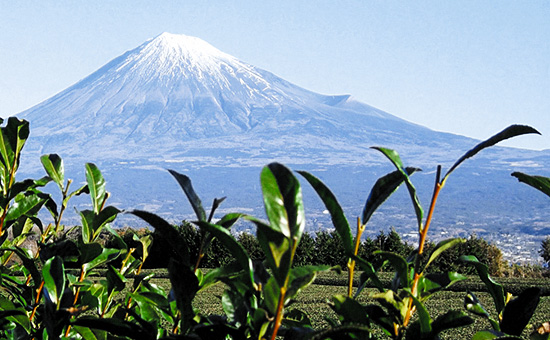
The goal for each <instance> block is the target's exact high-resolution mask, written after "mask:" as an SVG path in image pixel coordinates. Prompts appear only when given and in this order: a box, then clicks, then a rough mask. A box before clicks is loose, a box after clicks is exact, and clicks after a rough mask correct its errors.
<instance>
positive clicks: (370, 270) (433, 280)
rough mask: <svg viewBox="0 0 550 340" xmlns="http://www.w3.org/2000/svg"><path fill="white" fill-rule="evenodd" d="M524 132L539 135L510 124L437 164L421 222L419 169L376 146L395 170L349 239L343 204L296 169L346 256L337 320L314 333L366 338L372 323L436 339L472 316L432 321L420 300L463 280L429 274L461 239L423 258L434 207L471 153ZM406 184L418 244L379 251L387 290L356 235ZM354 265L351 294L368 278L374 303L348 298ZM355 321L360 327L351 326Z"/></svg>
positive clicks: (455, 314)
mask: <svg viewBox="0 0 550 340" xmlns="http://www.w3.org/2000/svg"><path fill="white" fill-rule="evenodd" d="M526 133H538V132H537V131H536V130H534V129H532V128H530V127H527V126H519V125H514V126H510V127H509V128H507V129H505V130H503V131H502V132H500V133H498V134H497V135H495V136H493V137H491V138H490V139H488V140H486V141H484V142H482V143H480V144H478V145H477V146H475V147H474V148H473V149H471V150H470V151H468V152H467V153H466V154H464V155H463V156H462V157H461V158H460V159H459V160H458V161H457V162H456V163H455V164H454V165H453V166H451V168H450V169H449V170H448V171H447V172H446V173H445V175H444V176H443V177H441V166H438V168H437V173H436V180H435V187H434V192H433V195H432V201H431V204H430V207H429V210H428V214H427V216H426V219H425V221H424V210H423V208H422V206H421V204H420V201H419V199H418V196H417V193H416V188H415V187H414V185H413V184H412V181H411V179H410V176H411V175H412V174H413V173H414V172H415V171H418V170H419V169H416V168H405V167H404V165H403V163H402V161H401V159H400V157H399V155H398V154H397V152H395V151H393V150H390V149H386V148H380V147H375V148H374V149H375V150H378V151H379V152H381V153H382V154H383V155H384V156H385V157H386V158H388V159H389V160H390V162H391V163H392V164H393V165H394V167H395V168H396V171H394V172H392V173H390V174H388V175H386V176H384V177H382V178H380V179H379V180H378V181H377V182H376V184H375V185H374V187H373V189H372V190H371V193H370V195H369V198H368V199H367V202H366V204H365V208H364V209H363V214H362V217H361V219H359V218H358V219H357V234H356V237H355V241H353V239H352V236H351V231H350V226H349V223H348V221H347V219H346V217H345V216H344V214H343V211H342V208H341V207H340V205H339V203H338V201H337V200H336V198H335V197H334V195H333V194H332V193H331V192H330V190H329V189H328V188H327V187H326V186H325V185H324V184H323V183H322V182H321V181H319V180H318V179H317V178H315V177H314V176H313V175H311V174H309V173H307V172H300V174H302V175H303V176H304V177H305V178H306V179H307V180H308V181H309V183H310V184H311V185H312V186H313V188H314V189H315V190H316V191H317V193H318V195H319V196H320V197H321V199H322V200H323V202H324V204H325V206H326V208H327V210H328V211H329V212H330V214H331V217H332V221H333V224H334V227H335V229H336V230H337V231H338V232H339V234H340V236H341V238H342V241H343V242H344V248H345V249H346V252H347V254H348V257H349V262H348V268H349V273H350V276H349V277H350V278H349V284H348V294H347V296H343V295H342V296H335V297H334V298H333V309H334V310H335V311H336V313H337V314H338V315H339V321H340V323H339V324H338V322H337V321H332V324H333V327H332V328H331V329H329V330H327V331H323V332H320V333H319V338H326V337H338V336H342V335H343V334H354V336H358V337H362V338H370V337H371V335H372V332H371V329H372V327H373V326H374V325H376V326H378V327H380V328H382V329H383V331H384V332H385V333H386V334H387V335H389V336H390V337H392V338H393V339H402V338H404V337H405V338H407V339H438V338H439V333H441V332H442V331H445V330H447V329H450V328H456V327H462V326H466V325H468V324H471V323H472V322H473V320H472V319H471V318H470V317H469V316H467V315H466V314H464V313H463V312H461V311H449V312H447V313H445V314H444V315H442V316H440V317H438V318H437V319H435V320H432V318H431V317H430V314H429V312H428V310H427V309H426V307H425V305H424V303H425V301H426V300H427V299H429V298H430V296H432V295H433V294H435V293H437V292H438V291H441V290H443V289H445V288H447V287H449V286H450V285H452V284H454V283H455V282H457V281H460V280H463V279H465V277H464V276H462V275H460V274H457V273H454V272H450V273H439V274H435V273H429V272H428V271H427V269H428V267H429V266H430V264H431V263H432V262H433V261H434V260H435V259H436V258H437V257H438V256H439V255H440V254H441V253H442V252H444V251H445V250H447V249H449V248H451V247H453V246H454V245H456V244H458V243H461V242H464V241H463V240H461V239H448V240H444V241H441V242H439V243H438V244H437V245H436V247H435V249H434V250H433V251H432V253H431V254H430V256H429V257H428V258H427V261H425V258H424V256H425V255H424V246H425V244H426V238H427V235H428V230H429V227H430V223H431V221H432V217H433V213H434V209H435V205H436V202H437V199H438V196H439V193H440V191H441V190H442V189H443V187H444V186H445V183H446V181H447V179H448V178H449V176H450V174H451V173H452V172H453V171H454V170H456V169H457V168H458V166H459V165H460V164H462V163H463V162H464V161H465V160H466V159H468V158H471V157H473V156H475V155H476V154H477V153H478V152H480V151H481V150H483V149H485V148H487V147H490V146H493V145H495V144H496V143H498V142H500V141H502V140H505V139H508V138H511V137H514V136H518V135H522V134H526ZM402 183H405V185H406V187H407V189H408V192H409V194H410V197H411V201H412V203H413V207H414V210H415V213H416V219H417V224H418V235H419V243H418V248H417V249H416V250H415V251H414V252H413V253H411V255H410V256H409V257H408V258H403V257H402V256H400V255H398V254H395V253H392V252H378V254H379V255H380V256H382V257H383V258H384V259H385V260H386V261H387V262H389V263H390V264H391V266H393V268H394V270H395V278H394V280H393V283H392V286H391V288H390V289H386V288H384V287H383V286H382V284H381V283H380V280H379V278H378V276H377V273H376V270H375V268H374V267H373V266H372V264H370V263H368V262H366V261H365V260H363V259H362V258H360V257H358V256H357V254H358V245H359V242H360V238H361V235H362V233H363V231H364V230H365V228H366V225H367V222H368V220H369V219H370V217H371V216H372V213H373V212H374V211H375V210H376V209H377V208H378V207H379V206H380V205H381V204H382V203H383V202H384V201H385V200H386V199H387V198H388V197H389V196H390V195H391V194H392V193H393V192H394V191H395V190H396V189H397V188H398V187H399V186H400V185H401V184H402ZM356 263H357V264H358V265H359V266H360V267H361V268H362V269H363V270H364V274H363V275H364V276H363V277H362V281H363V284H362V285H361V287H360V288H359V289H358V291H357V292H356V295H355V296H357V294H359V293H360V291H361V289H362V287H363V286H364V283H365V282H366V281H367V280H371V281H372V283H373V284H374V285H375V286H376V287H377V288H378V290H379V293H377V294H374V295H373V296H372V297H373V298H375V299H376V300H377V301H378V302H379V305H366V306H364V305H362V304H360V303H358V302H357V301H356V300H355V299H354V298H353V297H352V278H353V271H354V267H355V265H356ZM415 312H417V317H418V320H417V321H414V322H411V320H412V316H413V314H414V313H415ZM357 324H360V325H362V326H361V327H356V326H355V325H357Z"/></svg>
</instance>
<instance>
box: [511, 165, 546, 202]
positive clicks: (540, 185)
mask: <svg viewBox="0 0 550 340" xmlns="http://www.w3.org/2000/svg"><path fill="white" fill-rule="evenodd" d="M512 176H514V177H516V178H517V179H518V181H520V182H523V183H525V184H527V185H530V186H532V187H533V188H535V189H537V190H539V191H541V192H542V193H544V194H546V195H547V196H550V178H548V177H543V176H531V175H527V174H524V173H522V172H517V171H516V172H513V173H512Z"/></svg>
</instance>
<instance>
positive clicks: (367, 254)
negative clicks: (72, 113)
mask: <svg viewBox="0 0 550 340" xmlns="http://www.w3.org/2000/svg"><path fill="white" fill-rule="evenodd" d="M175 227H176V229H177V230H178V232H179V233H180V234H181V235H182V236H183V237H184V238H185V239H186V241H187V243H188V245H189V252H190V256H191V258H192V259H194V260H196V259H197V257H198V254H199V250H200V243H201V232H200V230H199V228H197V227H196V226H195V225H193V224H191V223H188V222H186V221H184V222H182V223H181V224H180V225H177V226H175ZM117 232H118V234H119V236H121V237H122V239H123V240H124V241H125V242H126V243H128V245H129V246H131V247H132V243H133V242H136V241H135V240H133V236H132V235H133V234H136V235H138V236H140V237H141V236H143V235H147V234H152V236H153V239H154V240H155V241H154V243H153V246H152V248H151V250H150V251H149V256H148V257H147V260H146V261H145V264H144V268H166V266H167V261H168V259H167V258H166V256H165V252H164V251H165V249H166V245H165V244H163V238H162V237H155V236H156V235H155V233H156V231H151V230H149V229H147V228H141V229H133V228H130V227H124V228H120V229H118V230H117ZM105 236H106V238H107V239H106V242H107V243H109V242H114V241H113V240H111V239H110V236H109V234H106V235H105ZM235 237H236V239H237V241H238V242H239V243H240V244H241V245H242V246H243V248H244V249H245V250H246V251H247V252H248V254H249V255H250V258H251V259H252V260H254V261H263V260H265V254H264V252H263V250H262V248H261V246H260V243H259V242H258V239H257V238H256V236H255V235H253V234H251V233H249V232H239V233H237V234H236V235H235ZM545 245H546V247H548V246H549V245H550V237H549V238H547V240H545V241H543V244H542V248H541V251H540V253H541V256H542V255H543V249H545V248H544V246H545ZM434 247H435V243H433V242H427V245H426V251H427V252H426V253H427V254H429V253H431V251H432V250H433V249H434ZM138 248H139V247H138ZM377 251H386V252H393V253H396V254H399V255H401V256H403V257H404V258H407V257H408V256H409V255H410V254H411V253H412V252H413V251H414V247H413V246H411V245H410V244H408V243H407V242H406V241H404V240H403V239H402V238H401V236H400V235H399V233H398V232H397V231H396V230H395V229H394V228H391V229H390V230H389V231H386V232H384V231H383V230H380V231H379V233H378V234H377V235H376V236H375V237H372V238H371V237H368V238H366V239H364V240H363V241H362V242H361V245H360V247H359V256H361V257H362V258H364V259H366V260H367V261H369V262H371V263H372V264H373V265H374V266H375V267H378V268H381V269H382V270H388V271H391V268H390V266H389V265H388V264H387V263H386V264H384V261H383V259H382V257H381V256H380V255H378V254H377V253H376V252H377ZM464 254H468V255H474V256H476V257H477V258H478V259H479V261H480V262H482V263H484V264H486V265H487V266H488V267H489V274H490V275H492V276H515V277H517V276H520V277H533V276H542V275H545V271H544V269H543V268H542V267H540V266H535V265H517V264H514V265H509V264H508V263H507V262H506V261H505V260H504V259H503V255H502V251H501V250H500V249H499V248H498V247H497V246H495V245H493V244H491V243H489V242H488V241H486V240H485V239H483V238H482V237H480V236H478V235H476V234H471V235H470V236H469V237H468V238H467V239H466V240H465V242H464V243H461V244H458V245H457V246H455V247H453V248H451V249H449V250H448V251H446V252H444V253H443V254H441V255H440V256H439V257H438V259H437V260H436V261H435V262H434V263H433V264H432V266H433V268H434V271H438V272H448V271H453V272H458V273H461V274H465V275H474V274H475V269H474V268H472V266H469V265H467V264H466V263H462V262H461V261H460V260H459V257H460V256H461V255H464ZM543 258H544V257H543ZM544 259H545V260H546V258H544ZM426 260H427V259H426ZM232 261H234V256H233V254H232V253H231V252H230V251H229V250H228V249H226V248H225V247H224V246H223V245H222V243H221V242H219V241H218V240H217V239H214V240H213V241H212V244H211V245H210V247H209V249H208V251H207V252H206V254H205V256H204V258H203V259H202V261H201V267H203V268H218V267H222V266H225V265H228V264H230V263H231V262H232ZM347 261H348V260H347V257H346V254H345V250H344V246H343V244H342V241H341V239H340V237H339V235H338V233H337V232H336V231H334V230H322V231H317V232H315V233H307V232H306V233H304V235H303V236H302V239H301V241H300V244H299V246H298V248H297V250H296V256H295V260H294V262H295V264H296V265H297V266H308V265H330V266H340V267H341V268H342V269H346V266H347Z"/></svg>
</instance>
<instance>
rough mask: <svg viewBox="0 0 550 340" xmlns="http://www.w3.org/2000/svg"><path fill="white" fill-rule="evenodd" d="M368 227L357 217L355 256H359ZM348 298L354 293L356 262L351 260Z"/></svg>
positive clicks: (349, 264)
mask: <svg viewBox="0 0 550 340" xmlns="http://www.w3.org/2000/svg"><path fill="white" fill-rule="evenodd" d="M365 227H366V225H363V224H361V220H360V219H359V217H357V235H356V236H355V248H354V250H353V255H355V256H357V254H358V253H359V245H360V244H361V235H362V234H363V231H365ZM348 269H349V272H348V297H351V294H352V291H353V275H354V271H355V260H350V261H349V262H348Z"/></svg>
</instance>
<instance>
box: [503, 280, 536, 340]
mask: <svg viewBox="0 0 550 340" xmlns="http://www.w3.org/2000/svg"><path fill="white" fill-rule="evenodd" d="M541 293H542V290H541V289H540V288H538V287H532V288H527V289H526V290H524V291H523V292H522V293H521V294H520V295H519V296H518V297H516V298H515V299H512V300H510V301H509V302H508V303H507V304H506V306H505V307H504V311H503V312H502V320H501V321H500V330H501V331H503V332H504V333H506V334H511V335H518V336H519V335H521V333H522V332H523V330H524V329H525V327H526V326H527V324H528V323H529V320H531V317H532V316H533V314H534V313H535V309H537V306H538V304H539V301H540V296H541Z"/></svg>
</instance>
